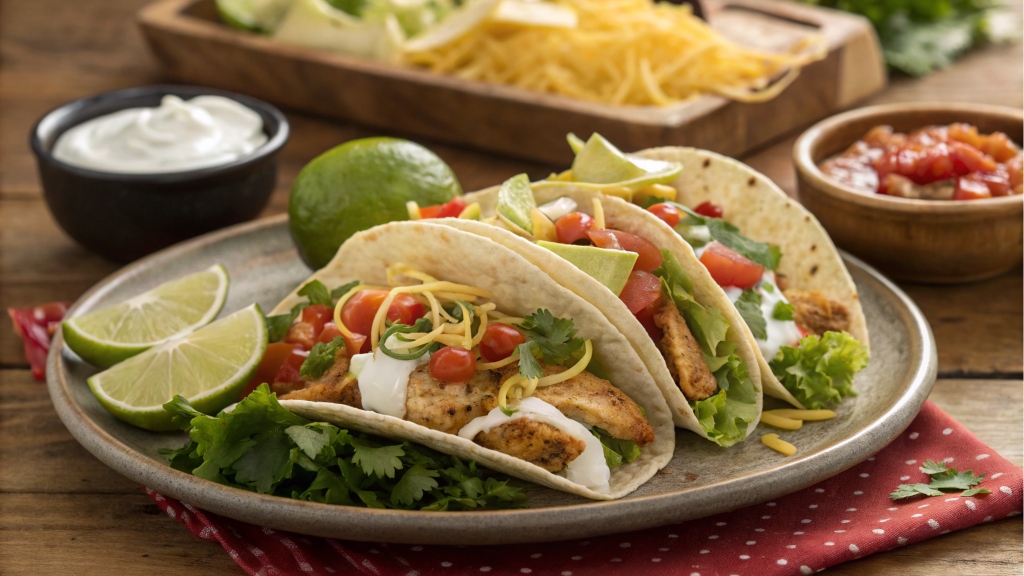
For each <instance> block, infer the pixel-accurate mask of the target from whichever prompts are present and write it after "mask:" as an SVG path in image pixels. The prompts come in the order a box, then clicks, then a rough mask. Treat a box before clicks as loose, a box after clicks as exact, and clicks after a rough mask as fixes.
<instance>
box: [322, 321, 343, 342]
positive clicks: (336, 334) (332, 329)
mask: <svg viewBox="0 0 1024 576" xmlns="http://www.w3.org/2000/svg"><path fill="white" fill-rule="evenodd" d="M341 337H342V334H341V330H338V327H337V326H336V325H335V324H334V322H328V323H327V324H324V329H323V330H321V331H320V336H318V337H317V339H316V343H317V344H330V343H331V342H333V341H334V339H335V338H341Z"/></svg>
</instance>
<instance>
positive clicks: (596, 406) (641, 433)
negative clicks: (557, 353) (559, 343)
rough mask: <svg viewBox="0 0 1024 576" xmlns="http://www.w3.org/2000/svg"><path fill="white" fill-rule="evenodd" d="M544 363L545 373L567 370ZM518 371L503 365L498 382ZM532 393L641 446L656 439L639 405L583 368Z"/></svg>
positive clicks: (572, 414) (494, 405) (617, 436)
mask: <svg viewBox="0 0 1024 576" xmlns="http://www.w3.org/2000/svg"><path fill="white" fill-rule="evenodd" d="M541 367H542V368H543V369H544V375H545V376H550V375H552V374H559V373H561V372H565V371H566V368H565V367H563V366H553V365H549V364H545V363H543V362H542V363H541ZM518 372H519V367H518V365H512V366H508V367H506V368H503V369H502V377H501V381H500V382H499V384H504V383H505V380H507V379H508V378H510V377H512V375H514V374H517V373H518ZM533 397H534V398H537V399H539V400H543V401H545V402H547V403H548V404H551V405H552V406H554V407H555V408H557V409H558V411H559V412H561V413H562V414H565V415H566V416H567V417H569V418H570V419H572V420H576V421H577V422H583V423H584V424H587V425H590V426H597V427H598V428H602V429H604V430H605V431H606V432H608V433H609V434H611V435H612V436H614V437H616V438H620V439H622V440H632V441H633V442H636V443H637V444H638V445H640V446H646V445H647V444H650V443H651V442H653V441H654V429H653V428H651V424H650V422H648V421H647V418H644V413H643V412H642V411H641V410H640V406H638V405H637V403H636V402H634V401H633V399H632V398H630V397H629V396H626V394H625V393H624V392H623V391H622V390H619V389H618V388H616V387H615V386H612V385H611V383H610V382H608V381H607V380H604V379H603V378H598V377H597V376H594V375H593V374H591V373H589V372H581V373H580V374H577V375H576V376H573V377H572V378H569V379H568V380H566V381H565V382H559V383H558V384H552V385H551V386H545V387H543V388H537V390H535V391H534V393H533ZM497 405H498V400H497V398H494V400H493V401H491V402H490V403H489V404H488V406H487V407H488V408H489V409H490V408H494V407H496V406H497Z"/></svg>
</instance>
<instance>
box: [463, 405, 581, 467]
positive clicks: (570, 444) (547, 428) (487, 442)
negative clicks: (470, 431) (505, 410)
mask: <svg viewBox="0 0 1024 576" xmlns="http://www.w3.org/2000/svg"><path fill="white" fill-rule="evenodd" d="M474 441H475V442H476V443H477V444H479V445H481V446H483V447H484V448H490V449H491V450H497V451H498V452H501V453H503V454H508V455H509V456H514V457H516V458H519V459H520V460H526V461H527V462H530V463H531V464H536V465H537V466H540V467H541V468H543V469H545V470H547V471H548V472H561V471H562V470H564V469H565V467H566V466H567V465H568V464H569V463H570V462H572V461H573V460H575V459H576V458H578V457H579V455H580V454H582V453H583V450H585V449H586V447H587V443H586V442H584V441H583V440H580V439H579V438H576V437H574V436H571V435H569V434H566V433H565V432H562V431H561V430H559V429H558V428H555V427H554V426H552V425H550V424H547V423H545V422H539V421H537V420H533V419H531V418H516V419H515V420H512V421H510V422H508V423H507V424H502V425H501V426H495V427H494V428H491V429H490V430H489V431H487V432H481V433H479V434H477V435H476V438H474Z"/></svg>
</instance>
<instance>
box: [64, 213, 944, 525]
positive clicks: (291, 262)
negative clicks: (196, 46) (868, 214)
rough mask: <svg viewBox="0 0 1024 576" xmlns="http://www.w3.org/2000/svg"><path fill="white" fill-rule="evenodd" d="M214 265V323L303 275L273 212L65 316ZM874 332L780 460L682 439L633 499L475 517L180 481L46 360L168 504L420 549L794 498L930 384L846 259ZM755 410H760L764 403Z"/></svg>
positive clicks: (116, 285)
mask: <svg viewBox="0 0 1024 576" xmlns="http://www.w3.org/2000/svg"><path fill="white" fill-rule="evenodd" d="M214 263H221V264H223V265H224V266H225V267H226V268H227V270H228V273H229V274H230V275H231V290H230V294H229V296H228V301H227V304H226V305H225V306H224V310H223V311H222V315H223V314H229V313H231V312H233V311H235V310H238V309H240V308H242V307H244V306H247V305H248V304H250V303H252V302H258V303H259V304H260V306H262V307H263V309H264V310H270V309H271V308H273V307H274V305H275V304H276V303H277V302H278V301H279V300H281V299H282V298H283V297H284V296H285V295H287V294H288V293H289V292H290V291H291V290H292V289H293V288H294V287H295V286H297V285H298V284H299V283H301V282H302V281H303V280H304V279H306V277H307V276H309V275H310V271H309V269H308V268H306V266H305V265H304V264H303V263H302V262H301V261H300V260H299V258H298V256H297V255H296V252H295V248H294V246H293V244H292V241H291V238H290V236H289V233H288V225H287V221H286V220H285V218H284V217H283V216H282V217H276V218H271V219H266V220H261V221H258V222H253V223H249V224H244V225H241V226H236V227H233V228H228V229H225V230H222V231H220V232H216V233H213V234H209V235H207V236H203V237H200V238H197V239H194V240H191V241H189V242H186V243H184V244H179V245H178V246H175V247H172V248H169V249H167V250H164V251H162V252H159V253H157V254H154V255H153V256H150V257H148V258H146V259H144V260H140V261H139V262H137V263H135V264H132V265H130V266H128V267H126V268H124V269H122V270H121V271H119V272H117V273H115V274H114V275H112V276H110V277H109V278H107V279H106V280H104V281H103V282H100V283H99V284H98V285H97V286H95V287H93V288H92V289H91V290H89V291H88V292H87V293H86V294H85V295H84V296H82V297H81V298H80V299H79V300H78V302H77V303H75V305H74V307H73V308H72V309H71V311H70V312H69V314H70V315H72V316H73V315H79V314H84V313H86V312H90V311H92V310H95V309H98V308H102V307H104V306H107V305H110V304H113V303H115V302H119V301H121V300H124V299H125V298H128V297H129V296H132V295H135V294H138V293H140V292H143V291H145V290H148V289H150V288H152V287H153V286H156V285H157V284H160V283H161V282H165V281H167V280H170V279H172V278H176V277H178V276H182V275H184V274H188V273H190V272H194V271H197V270H201V269H203V268H206V267H208V266H210V265H211V264H214ZM846 263H847V266H848V267H849V269H850V273H851V274H852V275H853V279H854V281H856V283H857V288H858V290H859V292H860V297H861V300H862V302H863V305H864V313H865V314H866V315H867V321H868V328H869V330H870V332H871V342H872V344H873V346H872V357H871V362H870V363H869V364H868V367H867V368H866V369H865V370H864V371H863V372H861V373H860V374H858V375H857V379H856V382H855V387H856V389H857V391H858V394H859V395H858V396H857V397H855V398H851V399H848V400H846V401H845V402H843V404H842V405H841V406H840V408H839V409H838V410H837V412H838V414H839V416H838V418H836V419H835V420H832V421H829V422H825V423H808V424H807V425H805V426H804V427H803V429H801V430H799V431H796V432H787V433H786V439H787V440H789V441H790V442H792V443H793V444H795V445H796V446H797V447H798V448H799V452H798V453H797V455H796V456H794V457H791V458H785V457H783V456H781V455H780V454H777V453H776V452H774V451H772V450H769V449H768V448H766V447H765V446H763V445H762V444H761V442H760V441H759V437H760V435H761V434H762V433H763V432H764V430H763V429H761V428H759V429H757V430H756V431H755V433H754V434H753V435H752V436H751V437H750V438H748V440H747V441H746V442H744V443H743V444H739V445H736V446H733V447H731V448H728V449H723V448H719V447H717V446H715V445H713V444H712V443H710V442H707V441H704V440H702V439H700V438H698V437H697V436H696V435H694V434H692V433H690V432H684V431H679V432H678V433H677V437H676V441H677V444H676V452H675V457H674V458H673V459H672V461H671V462H670V463H669V465H668V466H667V467H666V468H665V469H664V470H662V471H661V472H660V473H658V474H656V475H655V476H654V478H652V479H651V480H650V481H649V482H648V483H647V484H645V485H644V486H642V487H641V488H640V489H639V490H637V491H636V492H634V493H633V494H631V495H630V496H628V497H626V498H623V499H621V500H616V501H612V502H592V501H589V500H585V499H583V498H580V497H576V496H572V495H569V494H563V493H561V492H556V491H553V490H549V489H546V488H541V487H536V486H533V485H530V484H527V483H522V485H524V486H527V488H528V491H529V495H530V498H529V506H530V507H529V508H526V509H521V510H501V511H479V512H409V511H394V510H368V509H363V508H354V507H345V506H332V505H327V504H318V503H313V502H301V501H297V500H291V499H288V498H281V497H275V496H263V495H259V494H255V493H252V492H246V491H243V490H239V489H236V488H230V487H226V486H221V485H219V484H215V483H213V482H209V481H206V480H201V479H199V478H196V477H194V476H191V475H188V474H184V473H182V472H178V471H176V470H173V469H171V468H170V467H168V466H167V465H166V464H165V459H164V458H163V457H162V456H161V455H160V454H159V453H158V452H157V450H159V449H160V448H178V447H180V446H182V445H183V444H184V442H185V441H186V437H185V435H184V434H183V433H178V434H174V433H155V432H147V431H145V430H141V429H138V428H135V427H132V426H129V425H128V424H125V423H123V422H121V421H119V420H116V419H115V418H114V417H113V416H111V415H110V414H108V413H107V412H106V411H105V410H104V409H103V408H102V407H101V406H100V405H99V403H98V402H97V401H96V399H95V398H93V396H92V393H91V392H90V391H89V388H88V386H87V385H86V378H88V377H89V376H90V375H92V374H93V373H95V372H96V369H95V368H93V367H91V366H89V365H88V364H85V363H84V362H83V361H81V360H80V359H79V358H78V357H77V356H75V355H74V353H72V352H71V351H70V350H68V349H67V347H66V346H65V344H64V340H63V339H62V338H61V336H60V334H59V333H58V335H57V337H56V339H55V340H54V344H53V349H52V351H51V353H50V357H49V363H48V365H47V374H48V377H47V382H48V386H49V392H50V397H51V398H52V400H53V404H54V406H55V407H56V409H57V413H58V414H59V415H60V418H61V420H62V421H63V422H64V424H65V425H66V426H67V427H68V430H70V431H71V434H72V435H73V436H74V437H75V438H76V439H77V440H78V441H79V442H80V443H81V444H82V445H83V446H85V448H86V449H87V450H89V451H90V452H92V453H93V454H94V455H95V456H96V457H97V458H99V459H100V460H101V461H103V462H104V463H105V464H107V465H108V466H110V467H111V468H113V469H114V470H116V471H118V472H119V473H121V474H123V475H125V476H127V477H128V478H131V479H132V480H135V481H137V482H140V483H142V484H144V485H146V486H149V487H151V488H153V489H154V490H157V491H159V492H161V493H163V494H166V495H167V496H172V497H174V498H178V499H180V500H183V501H185V502H189V503H191V504H193V505H195V506H198V507H200V508H203V509H205V510H209V511H211V512H215V513H218V514H221V515H224V516H228V517H231V518H236V519H239V520H243V521H246V522H250V523H253V524H258V525H261V526H268V527H272V528H277V529H283V530H291V531H294V532H299V533H303V534H311V535H317V536H329V537H335V538H342V539H349V540H363V541H374V542H396V543H417V544H503V543H516V542H540V541H551V540H565V539H571V538H583V537H590V536H597V535H602V534H611V533H616V532H625V531H630V530H638V529H641V528H649V527H652V526H658V525H662V524H667V523H670V522H679V521H682V520H688V519H693V518H700V517H703V516H708V515H711V514H716V513H719V512H725V511H728V510H732V509H736V508H741V507H744V506H748V505H751V504H755V503H758V502H763V501H765V500H769V499H772V498H776V497H778V496H781V495H783V494H787V493H789V492H794V491H796V490H799V489H801V488H804V487H806V486H809V485H811V484H814V483H816V482H818V481H820V480H823V479H825V478H827V477H829V476H833V475H835V474H838V473H839V472H842V471H843V470H845V469H847V468H849V467H851V466H853V465H854V464H856V463H858V462H861V461H862V460H864V459H866V458H868V457H869V456H871V455H872V454H874V453H875V452H877V451H878V450H880V449H881V448H882V447H884V446H885V445H886V444H888V443H889V442H890V441H892V439H893V438H895V437H896V436H897V435H898V434H899V433H900V432H902V431H903V430H904V429H905V428H906V427H907V426H908V425H909V424H910V422H911V420H913V418H914V416H915V415H916V414H917V412H918V410H919V409H920V407H921V404H922V403H923V402H924V400H925V398H927V396H928V393H929V391H930V390H931V387H932V384H933V383H934V381H935V374H936V358H935V342H934V340H933V339H932V335H931V331H930V330H929V328H928V324H927V323H926V322H925V319H924V317H923V316H922V315H921V312H920V311H919V310H918V309H917V307H916V306H915V305H914V304H913V302H911V301H910V299H909V298H907V296H906V295H905V294H903V293H902V292H901V291H900V290H899V289H898V288H896V287H895V286H894V285H892V283H890V282H889V281H888V280H886V279H885V278H883V277H881V276H880V275H879V274H878V273H877V272H875V271H873V270H871V269H870V268H868V267H867V266H865V265H864V264H862V263H860V262H859V261H857V260H855V259H853V258H849V257H847V258H846ZM766 404H769V405H766V408H769V407H771V406H770V403H769V402H767V401H766Z"/></svg>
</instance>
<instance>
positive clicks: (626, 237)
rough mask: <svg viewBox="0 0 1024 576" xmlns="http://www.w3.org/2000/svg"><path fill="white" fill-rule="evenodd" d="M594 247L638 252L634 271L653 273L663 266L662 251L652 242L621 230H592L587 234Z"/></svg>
mask: <svg viewBox="0 0 1024 576" xmlns="http://www.w3.org/2000/svg"><path fill="white" fill-rule="evenodd" d="M587 236H588V237H590V240H591V242H593V243H594V246H597V247H599V248H608V249H610V250H625V251H626V252H636V253H637V255H638V257H637V259H636V263H635V264H633V270H643V271H644V272H653V271H654V270H656V269H657V268H658V266H661V250H658V247H657V246H655V245H654V244H653V243H652V242H650V241H648V240H646V239H644V238H641V237H639V236H637V235H636V234H630V233H629V232H623V231H621V230H608V229H604V230H591V231H590V232H587Z"/></svg>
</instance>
